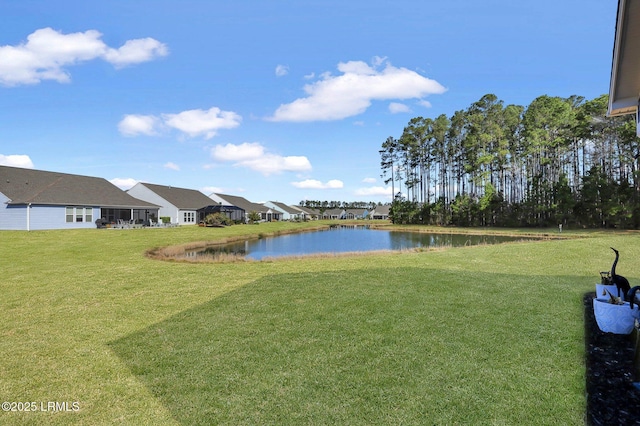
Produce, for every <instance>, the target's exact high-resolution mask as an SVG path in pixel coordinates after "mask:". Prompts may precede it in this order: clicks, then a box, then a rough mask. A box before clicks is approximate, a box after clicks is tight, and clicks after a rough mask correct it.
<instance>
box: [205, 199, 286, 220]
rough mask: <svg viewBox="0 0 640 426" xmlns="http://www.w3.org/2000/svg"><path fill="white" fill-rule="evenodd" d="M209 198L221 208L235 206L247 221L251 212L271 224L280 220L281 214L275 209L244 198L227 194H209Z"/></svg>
mask: <svg viewBox="0 0 640 426" xmlns="http://www.w3.org/2000/svg"><path fill="white" fill-rule="evenodd" d="M209 198H211V199H212V200H213V201H215V202H216V203H218V204H221V205H223V206H236V207H240V208H241V209H242V210H244V211H245V219H246V221H247V222H248V221H249V215H250V214H251V212H256V213H258V214H259V215H260V220H264V221H267V222H271V221H274V220H280V216H281V213H280V212H279V211H277V210H275V209H272V208H269V207H267V206H265V205H262V204H257V203H252V202H251V201H249V200H247V199H246V198H243V197H239V196H236V195H228V194H216V193H213V194H210V195H209Z"/></svg>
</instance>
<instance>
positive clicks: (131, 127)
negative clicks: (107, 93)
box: [118, 114, 160, 136]
mask: <svg viewBox="0 0 640 426" xmlns="http://www.w3.org/2000/svg"><path fill="white" fill-rule="evenodd" d="M159 125H160V120H159V119H158V118H157V117H154V116H153V115H137V114H129V115H125V116H124V118H123V119H122V121H120V123H118V130H119V131H120V133H122V134H123V135H124V136H137V135H147V136H154V135H157V134H158V130H157V128H158V127H159Z"/></svg>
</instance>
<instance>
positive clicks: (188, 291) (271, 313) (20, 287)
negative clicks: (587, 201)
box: [0, 223, 640, 425]
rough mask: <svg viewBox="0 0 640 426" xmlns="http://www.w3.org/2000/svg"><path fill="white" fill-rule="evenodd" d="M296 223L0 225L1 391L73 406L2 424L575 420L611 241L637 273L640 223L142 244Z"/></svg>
mask: <svg viewBox="0 0 640 426" xmlns="http://www.w3.org/2000/svg"><path fill="white" fill-rule="evenodd" d="M304 226H305V225H304V224H285V223H279V224H278V223H276V224H261V225H257V226H234V227H230V228H224V229H221V228H199V227H195V226H194V227H182V228H172V229H138V230H78V231H41V232H29V233H27V232H12V231H4V232H0V265H1V279H0V286H1V287H2V291H1V293H0V294H1V296H0V333H1V336H2V337H1V339H0V356H1V359H2V363H0V395H1V396H2V400H3V401H9V402H11V401H13V402H37V404H38V407H40V405H39V404H40V403H41V402H44V403H45V404H46V403H47V402H49V401H53V402H68V403H69V407H70V411H53V410H49V411H45V412H42V411H39V412H3V413H0V423H2V424H20V423H28V424H70V423H72V424H87V425H95V424H189V425H191V424H203V425H212V424H273V425H282V424H292V425H299V424H363V425H370V424H501V425H512V424H518V423H519V424H563V425H565V424H576V425H577V424H583V423H584V412H585V391H584V389H585V383H584V380H585V379H584V376H585V373H584V329H583V327H584V325H583V308H582V296H583V295H584V293H586V292H588V291H592V290H593V287H594V284H595V283H596V282H597V281H598V280H599V271H601V270H607V269H609V268H610V266H611V262H612V260H613V254H612V252H611V250H610V249H609V247H610V246H614V247H616V248H618V249H619V250H620V252H621V259H620V263H619V266H618V272H619V273H620V274H621V275H624V276H626V277H627V278H629V280H630V281H631V284H632V286H633V285H638V284H640V244H639V243H640V234H638V233H635V232H628V233H606V232H593V233H581V234H580V236H583V237H585V238H579V239H566V240H546V241H540V242H525V243H512V244H502V245H497V246H477V247H464V248H449V249H446V250H436V251H426V252H419V253H418V252H415V253H414V252H403V253H379V254H372V255H364V256H355V257H324V258H322V257H318V258H309V259H302V260H300V259H296V260H293V259H291V260H279V261H272V262H240V263H201V264H190V263H179V262H162V261H157V260H152V259H149V258H147V257H145V255H144V253H145V251H146V250H148V249H149V248H153V247H162V246H168V245H177V244H185V243H188V242H193V241H200V240H216V239H221V238H232V237H234V236H237V235H240V234H242V233H253V234H255V235H257V234H258V233H262V234H265V235H266V234H269V233H272V232H277V231H286V230H291V229H297V228H301V227H304ZM565 235H571V234H570V233H566V232H565ZM72 402H77V403H78V406H79V410H78V411H73V406H72V405H71V403H72Z"/></svg>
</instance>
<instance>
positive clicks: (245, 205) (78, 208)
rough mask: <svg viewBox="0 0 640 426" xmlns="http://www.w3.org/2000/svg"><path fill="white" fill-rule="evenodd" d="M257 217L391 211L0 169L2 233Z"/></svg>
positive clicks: (384, 214) (384, 215)
mask: <svg viewBox="0 0 640 426" xmlns="http://www.w3.org/2000/svg"><path fill="white" fill-rule="evenodd" d="M252 212H255V213H257V214H259V215H260V218H261V220H264V221H278V220H315V219H382V220H385V219H388V216H389V207H388V206H380V207H376V209H375V210H371V211H369V210H365V209H337V210H326V211H318V210H313V209H307V208H304V207H300V206H293V205H292V206H289V205H286V204H284V203H280V202H277V201H269V202H266V203H262V204H259V203H253V202H251V201H249V200H247V199H245V198H243V197H239V196H235V195H228V194H217V193H213V194H210V195H209V196H207V195H205V194H203V193H202V192H200V191H197V190H194V189H187V188H178V187H173V186H165V185H156V184H151V183H141V182H140V183H137V184H136V185H134V186H133V187H132V188H131V189H129V190H127V191H123V190H121V189H120V188H118V187H117V186H115V185H113V184H112V183H111V182H109V181H107V180H106V179H104V178H98V177H91V176H81V175H72V174H67V173H58V172H49V171H42V170H34V169H23V168H18V167H9V166H0V230H27V231H28V230H44V229H75V228H92V227H95V226H96V224H113V225H115V226H117V225H123V224H142V225H155V224H158V223H159V222H160V221H161V218H168V219H166V220H167V221H168V222H169V223H171V224H174V225H195V224H198V223H200V222H202V221H203V220H204V218H205V217H206V216H207V215H208V214H211V213H222V214H225V215H226V216H228V217H229V218H230V219H232V220H234V221H237V222H246V221H248V219H249V215H250V214H251V213H252Z"/></svg>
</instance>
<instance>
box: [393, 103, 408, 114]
mask: <svg viewBox="0 0 640 426" xmlns="http://www.w3.org/2000/svg"><path fill="white" fill-rule="evenodd" d="M389 112H391V114H398V113H402V112H411V108H409V107H408V106H407V105H405V104H401V103H399V102H391V103H390V104H389Z"/></svg>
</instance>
